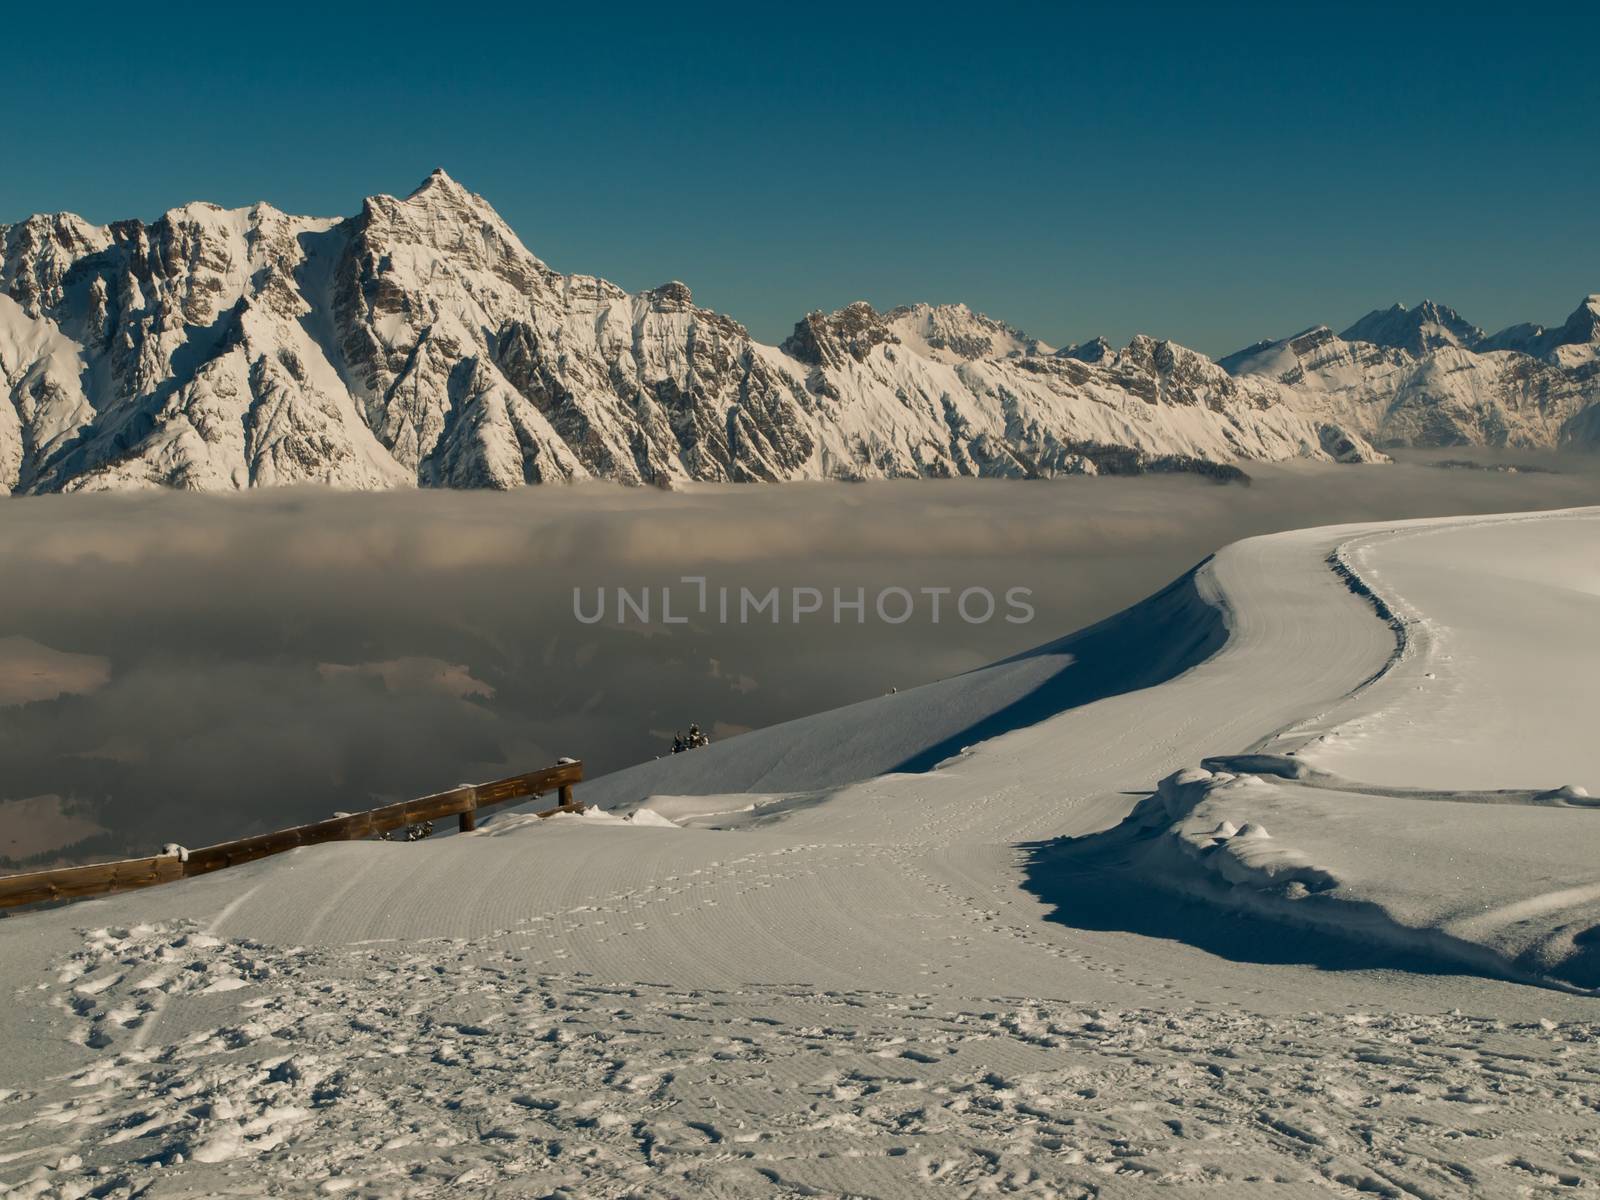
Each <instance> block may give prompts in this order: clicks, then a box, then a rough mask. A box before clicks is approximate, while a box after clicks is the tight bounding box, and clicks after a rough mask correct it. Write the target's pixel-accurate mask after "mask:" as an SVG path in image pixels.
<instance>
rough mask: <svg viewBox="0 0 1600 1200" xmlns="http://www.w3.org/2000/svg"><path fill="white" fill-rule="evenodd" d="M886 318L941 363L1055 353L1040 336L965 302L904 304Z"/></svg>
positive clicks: (916, 347)
mask: <svg viewBox="0 0 1600 1200" xmlns="http://www.w3.org/2000/svg"><path fill="white" fill-rule="evenodd" d="M884 318H885V320H886V321H887V323H888V325H889V327H890V329H892V330H893V331H894V334H895V336H896V337H897V338H898V339H899V340H900V341H901V342H903V343H904V344H905V345H907V346H910V347H911V348H912V349H914V350H916V351H917V352H918V353H919V354H923V355H925V356H927V357H928V358H933V359H937V360H939V361H941V362H952V363H953V362H971V361H973V360H975V359H980V358H1003V357H1007V356H1015V355H1027V354H1049V353H1050V352H1051V350H1050V347H1049V346H1046V345H1045V344H1044V343H1043V342H1041V341H1039V339H1038V338H1032V337H1029V336H1028V335H1027V334H1025V333H1023V332H1022V330H1020V329H1018V328H1016V327H1015V326H1013V325H1008V324H1006V323H1005V322H1004V321H997V320H995V319H994V318H993V317H990V316H987V315H985V314H984V313H981V312H975V311H973V310H972V309H971V308H969V307H967V306H966V305H965V304H959V303H958V304H929V303H926V302H920V303H917V304H903V305H900V306H899V307H897V308H892V309H890V310H889V311H888V312H887V313H885V314H884Z"/></svg>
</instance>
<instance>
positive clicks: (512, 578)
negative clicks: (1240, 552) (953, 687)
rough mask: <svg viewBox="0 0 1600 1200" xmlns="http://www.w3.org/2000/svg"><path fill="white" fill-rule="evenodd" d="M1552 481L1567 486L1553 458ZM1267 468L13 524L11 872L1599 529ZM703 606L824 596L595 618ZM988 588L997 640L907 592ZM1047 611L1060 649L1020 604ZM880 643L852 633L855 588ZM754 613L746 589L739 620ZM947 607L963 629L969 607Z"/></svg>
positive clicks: (613, 764) (118, 510)
mask: <svg viewBox="0 0 1600 1200" xmlns="http://www.w3.org/2000/svg"><path fill="white" fill-rule="evenodd" d="M1552 461H1554V460H1552ZM1556 465H1557V466H1558V467H1559V468H1560V469H1561V471H1562V472H1563V473H1560V474H1545V473H1519V474H1507V473H1503V472H1497V471H1476V470H1446V469H1438V468H1435V467H1432V466H1425V465H1418V464H1404V463H1403V464H1399V465H1396V466H1392V467H1388V466H1386V467H1369V468H1348V467H1332V466H1327V467H1321V468H1318V467H1311V466H1302V467H1292V468H1291V467H1283V468H1275V467H1271V466H1266V465H1258V466H1255V467H1253V475H1254V478H1255V482H1254V483H1253V485H1252V486H1250V487H1241V486H1237V485H1231V486H1218V485H1215V484H1211V483H1207V482H1202V481H1199V480H1195V479H1188V478H1166V479H1158V478H1144V479H1134V480H1116V479H1099V480H1058V481H1054V482H1040V483H1036V484H1029V485H1008V484H1004V483H999V484H996V483H987V482H983V481H961V482H950V483H936V482H924V483H910V484H868V485H858V486H854V487H845V488H840V487H833V486H828V485H816V486H806V485H796V486H791V487H786V488H780V489H761V488H738V487H707V488H696V489H692V490H690V491H688V492H685V493H676V494H664V493H660V492H656V491H653V490H645V491H640V490H636V489H635V490H629V489H621V488H613V487H609V486H605V485H587V486H582V487H576V488H538V489H525V490H523V491H520V492H517V493H513V494H509V495H484V494H466V493H438V492H429V493H403V494H389V495H387V496H376V497H375V496H358V495H340V494H335V493H328V492H322V491H315V490H289V491H278V492H267V493H256V494H253V495H248V496H244V497H222V498H219V497H204V496H193V495H175V494H148V495H137V496H123V497H118V498H114V499H113V498H106V497H93V496H86V497H63V498H56V499H43V500H13V501H11V502H9V503H8V504H7V507H6V510H5V514H6V521H5V523H4V524H3V525H0V575H3V576H4V578H5V579H6V587H5V589H4V592H3V594H0V663H3V664H4V667H5V676H6V679H7V681H8V682H7V684H6V689H7V690H6V691H5V692H4V693H3V694H0V779H3V781H4V783H3V791H0V813H3V814H5V816H6V818H7V820H6V821H5V822H4V824H5V826H6V828H7V830H8V832H7V837H8V838H9V839H11V845H10V846H9V847H0V855H3V856H4V857H5V858H6V859H7V860H8V861H10V862H11V863H13V864H20V863H24V862H31V863H35V864H45V863H52V862H61V861H67V862H71V861H82V860H85V859H87V858H92V857H103V856H105V855H107V854H121V853H147V852H149V851H150V850H152V849H154V848H158V847H159V846H160V845H161V844H163V843H165V842H168V841H173V840H177V841H181V842H183V843H185V844H188V845H199V844H204V843H206V842H209V841H215V840H220V839H223V838H227V837H234V836H242V835H244V834H247V833H252V832H258V831H260V830H263V829H270V828H277V827H280V826H284V825H288V824H293V823H296V822H301V821H309V820H317V819H321V818H323V817H326V816H328V815H330V814H331V813H333V812H335V811H340V810H344V811H349V810H353V809H357V808H364V807H369V806H371V805H374V804H378V803H382V802H386V801H389V800H395V799H403V798H406V797H410V796H414V795H421V794H424V793H427V792H431V791H434V790H437V789H439V788H444V787H449V786H453V785H454V784H456V783H457V782H459V781H461V780H464V779H488V778H494V777H498V776H501V775H506V774H512V773H515V772H519V771H524V770H529V769H532V768H534V767H538V766H543V765H546V764H548V763H550V762H552V761H554V759H555V758H556V757H557V756H560V755H571V756H573V757H580V758H582V759H584V761H585V763H586V764H587V768H588V773H589V775H590V776H591V777H594V776H597V775H600V774H603V773H606V772H608V771H612V770H616V769H618V768H620V767H624V766H627V765H629V764H630V763H634V762H637V761H641V760H644V759H648V758H650V757H653V756H655V755H659V754H664V753H666V751H667V748H668V745H669V743H670V742H671V739H672V736H673V733H674V732H675V731H681V730H683V729H686V728H687V727H688V725H689V724H690V723H691V722H698V723H699V724H701V725H702V726H703V727H704V728H705V729H706V730H707V731H708V732H709V733H710V735H711V736H712V738H713V739H714V740H716V741H722V740H725V739H727V738H729V737H732V736H736V735H737V734H739V733H740V732H741V731H743V730H747V729H751V728H759V727H763V726H767V725H771V724H774V723H776V722H779V721H784V720H787V719H790V718H793V717H797V716H801V715H804V714H808V713H812V712H816V711H819V710H822V709H826V708H831V707H835V706H837V705H840V704H845V703H849V702H853V701H856V700H860V699H865V698H868V697H872V696H877V695H881V694H883V693H885V692H887V691H889V690H890V689H891V688H899V689H901V690H904V689H906V688H908V687H911V686H914V685H917V684H921V683H925V682H928V681H930V680H933V679H937V678H942V677H947V676H951V675H955V674H958V673H960V672H963V671H967V670H970V669H973V668H976V667H979V666H982V665H984V664H986V663H989V662H992V661H995V660H998V659H1001V658H1004V657H1006V656H1008V655H1011V654H1016V653H1019V652H1021V651H1024V650H1027V649H1029V648H1031V647H1033V646H1035V645H1037V644H1039V643H1042V642H1046V641H1049V640H1051V639H1053V638H1055V637H1057V636H1059V635H1060V634H1061V633H1062V632H1063V631H1066V630H1071V629H1075V628H1079V627H1081V626H1084V625H1087V624H1089V623H1091V622H1093V621H1095V620H1098V619H1100V618H1101V617H1104V616H1107V615H1109V614H1110V613H1112V612H1114V611H1116V610H1117V609H1119V608H1122V607H1124V606H1125V605H1127V604H1131V603H1133V602H1135V601H1137V600H1139V599H1141V598H1142V597H1144V596H1145V595H1148V594H1149V593H1151V592H1153V591H1155V590H1156V589H1158V588H1159V587H1161V586H1162V585H1163V584H1165V583H1166V582H1167V581H1169V580H1170V579H1172V578H1174V577H1176V576H1177V575H1178V574H1180V573H1181V572H1183V571H1184V570H1186V569H1187V568H1188V567H1190V566H1192V565H1193V564H1194V563H1196V562H1197V561H1199V560H1200V559H1201V558H1203V557H1204V556H1205V555H1207V554H1209V553H1211V552H1212V551H1214V550H1215V549H1216V548H1218V547H1219V546H1221V545H1223V544H1225V543H1226V542H1228V541H1231V540H1233V539H1236V538H1239V537H1243V536H1246V535H1249V534H1254V533H1258V532H1264V531H1269V530H1276V529H1285V528H1292V527H1296V526H1303V525H1311V524H1321V523H1327V522H1333V521H1343V520H1355V519H1362V518H1378V517H1385V518H1386V517H1402V516H1426V515H1440V514H1446V513H1458V512H1460V513H1466V512H1493V511H1507V510H1521V509H1530V508H1542V507H1558V506H1567V505H1574V504H1580V503H1584V502H1587V501H1590V500H1592V499H1593V498H1594V495H1595V488H1596V478H1595V475H1594V474H1593V473H1592V466H1590V465H1588V464H1587V463H1586V460H1583V459H1568V460H1561V461H1559V462H1557V463H1556ZM683 576H705V577H706V578H707V580H708V586H710V587H711V588H713V589H714V588H717V587H718V586H719V585H720V586H727V587H730V588H732V589H738V588H741V587H743V588H749V589H751V590H752V591H754V592H757V593H765V592H766V591H767V590H768V589H770V588H772V587H779V588H780V589H782V590H783V591H784V593H785V594H786V595H787V594H788V590H789V589H792V588H796V587H801V588H815V589H818V590H819V591H821V592H823V593H824V596H825V597H826V599H827V603H825V604H824V611H823V612H821V613H819V614H817V615H816V616H814V617H807V618H805V619H803V620H802V621H800V622H799V623H795V622H794V621H792V619H791V616H790V614H789V613H788V611H787V610H786V611H785V613H784V614H783V621H782V623H781V624H777V625H774V624H772V623H771V621H770V619H769V618H768V617H767V616H765V615H761V616H758V617H756V618H754V619H752V620H751V621H749V622H748V623H744V624H741V623H740V622H739V621H738V618H737V611H735V613H734V615H733V617H732V619H730V620H729V622H728V623H726V624H723V623H721V622H720V621H715V620H709V619H704V618H701V617H699V616H698V614H696V615H695V616H694V618H693V619H691V620H690V621H689V622H688V623H686V624H676V623H674V624H666V623H663V622H662V621H661V619H660V612H659V607H658V608H657V610H656V611H654V612H653V613H652V616H653V618H654V620H653V621H652V622H651V623H650V624H645V623H643V622H640V621H638V620H629V621H627V622H625V623H622V624H619V623H618V622H617V621H616V619H615V618H616V613H615V605H614V603H613V604H612V605H611V607H610V609H608V614H607V618H606V620H604V621H602V622H600V623H597V624H584V623H582V622H580V621H579V620H577V619H576V617H575V616H574V604H573V591H574V589H581V593H582V596H583V605H584V607H585V608H586V609H589V610H591V611H592V609H593V606H594V603H595V595H596V592H595V589H596V588H604V589H607V590H608V592H612V593H613V597H614V589H615V588H618V587H621V588H626V589H628V590H629V591H630V592H631V593H632V594H634V595H636V596H637V595H638V594H639V592H640V589H642V588H645V587H649V588H651V589H652V591H653V592H654V593H656V594H657V595H659V589H660V588H661V587H662V586H671V587H672V588H673V589H674V598H673V603H674V604H675V605H682V603H683V602H684V601H685V600H687V599H691V598H692V597H693V595H694V587H693V585H685V584H683V583H681V582H679V581H680V580H681V578H682V577H683ZM969 586H977V587H982V588H986V589H988V590H989V591H991V592H993V593H994V594H995V595H996V597H997V598H999V600H1000V608H999V609H998V611H997V615H996V616H995V618H994V619H992V620H990V621H988V622H985V623H981V624H969V623H966V622H964V621H960V620H959V619H956V618H954V616H953V614H952V613H950V612H949V611H948V609H947V611H946V612H945V613H944V614H943V615H942V618H941V621H940V622H939V623H937V624H935V623H933V622H932V621H931V619H930V613H929V611H928V609H927V607H926V606H925V605H924V607H923V608H922V609H920V610H919V611H918V612H917V613H915V614H914V615H913V617H912V619H910V620H908V621H906V622H905V623H903V624H897V625H891V624H887V623H885V622H883V621H881V620H878V619H876V618H875V616H874V615H873V613H872V612H871V599H870V598H871V597H872V596H874V595H875V594H876V593H877V592H878V591H879V590H880V589H883V588H887V587H904V588H907V589H909V590H912V591H913V592H915V591H916V590H917V589H919V588H922V587H950V588H953V589H954V590H955V591H957V592H959V591H960V590H961V589H963V588H966V587H969ZM1012 587H1021V588H1027V589H1030V592H1031V595H1030V597H1029V599H1028V603H1029V604H1030V606H1031V607H1032V609H1033V611H1034V617H1033V620H1032V621H1031V622H1029V623H1025V624H1012V623H1007V622H1006V621H1005V620H1004V619H1003V617H1004V614H1005V612H1006V611H1007V610H1006V608H1005V605H1004V599H1003V593H1004V592H1005V591H1006V590H1007V589H1009V588H1012ZM834 588H839V589H841V590H842V591H843V593H844V594H845V595H846V596H847V597H848V596H853V595H854V593H855V589H857V588H863V589H865V592H866V595H867V596H868V597H869V600H868V613H867V619H866V620H865V621H864V622H862V623H857V622H856V620H855V618H854V616H853V615H852V614H851V613H850V612H849V611H846V612H845V613H844V619H843V620H842V621H841V622H840V623H838V624H835V623H834V622H833V621H832V619H831V611H830V610H831V599H832V589H834ZM735 595H737V591H736V590H735ZM947 604H948V602H947Z"/></svg>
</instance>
